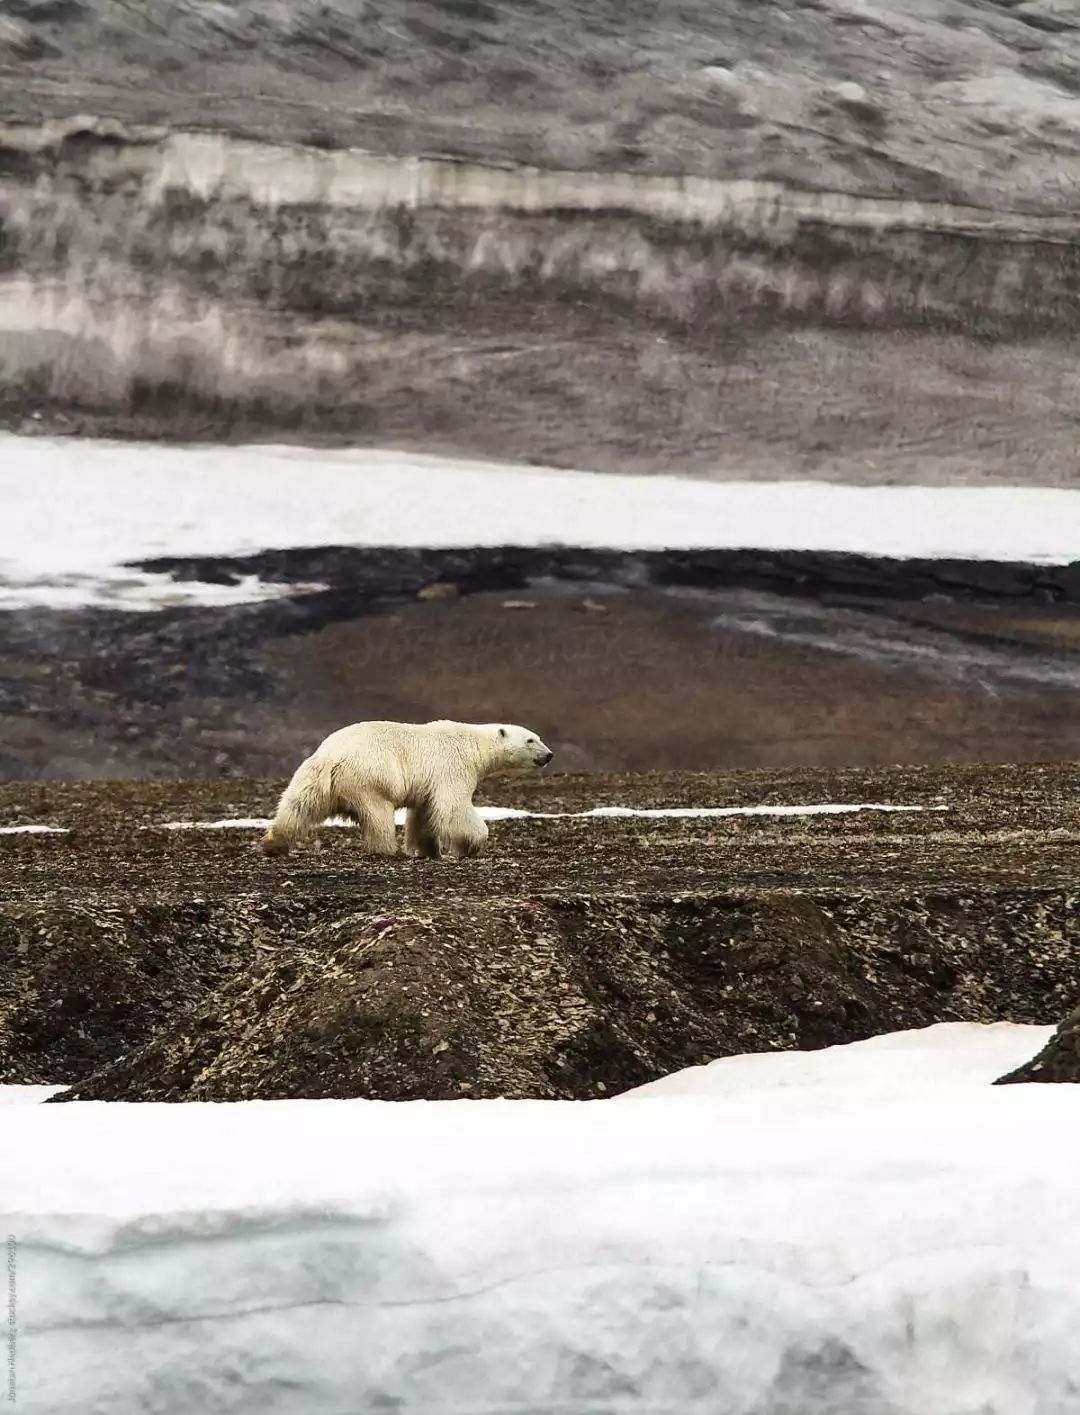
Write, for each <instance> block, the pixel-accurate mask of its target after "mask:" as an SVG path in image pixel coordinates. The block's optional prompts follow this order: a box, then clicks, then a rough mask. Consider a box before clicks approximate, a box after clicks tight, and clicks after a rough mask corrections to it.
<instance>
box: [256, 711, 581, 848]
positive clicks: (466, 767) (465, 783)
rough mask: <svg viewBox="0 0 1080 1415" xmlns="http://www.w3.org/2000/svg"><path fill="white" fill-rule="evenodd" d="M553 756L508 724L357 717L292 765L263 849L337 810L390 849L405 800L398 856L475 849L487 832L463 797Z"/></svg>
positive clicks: (297, 835) (370, 840)
mask: <svg viewBox="0 0 1080 1415" xmlns="http://www.w3.org/2000/svg"><path fill="white" fill-rule="evenodd" d="M554 755H555V754H554V752H552V751H550V750H549V748H548V747H546V746H545V745H544V743H543V742H542V741H541V740H540V738H539V737H538V736H537V735H536V733H535V732H530V731H529V729H528V728H527V727H517V726H515V725H513V724H512V723H508V722H502V723H500V722H485V723H470V722H424V723H412V722H357V723H354V724H353V725H352V726H351V727H342V728H341V729H340V730H339V731H337V732H331V734H330V736H329V737H327V738H326V740H325V741H324V742H322V743H320V745H319V746H318V747H317V748H316V749H315V751H314V752H313V753H312V754H311V756H310V757H308V758H307V760H306V761H303V762H301V763H300V765H299V766H298V767H297V769H296V771H295V773H294V775H293V778H292V780H291V781H290V782H289V784H288V786H287V787H286V788H285V790H284V792H283V793H282V797H281V800H280V802H279V804H278V808H277V814H276V815H275V817H274V820H273V822H272V823H271V826H270V829H269V830H268V831H267V832H266V834H265V835H264V836H263V839H262V848H263V850H264V852H265V853H266V854H267V855H284V854H286V853H287V852H288V849H289V846H290V845H291V844H292V842H293V841H294V840H299V839H301V838H303V837H304V836H305V835H309V834H310V833H311V832H312V831H313V830H315V829H316V828H317V827H318V826H319V825H321V824H322V822H323V821H324V820H326V818H327V817H328V816H346V817H347V818H348V819H350V820H353V821H355V822H356V824H357V825H358V826H359V827H360V829H361V831H362V833H363V836H362V838H363V844H364V847H365V848H366V849H367V850H368V851H369V852H371V853H372V854H375V855H394V854H396V853H397V835H396V832H395V830H394V810H395V808H396V807H398V806H404V807H405V850H406V853H407V854H409V855H415V856H420V857H426V858H429V859H435V858H437V857H438V856H440V855H450V856H451V857H453V858H454V859H458V860H460V859H462V858H463V857H465V856H467V855H478V854H479V853H480V851H481V850H483V848H484V845H485V843H486V842H487V836H488V829H487V826H486V825H485V824H484V822H483V820H481V818H480V816H479V815H478V813H477V811H476V808H475V807H474V806H473V803H472V798H473V793H474V792H475V790H476V788H477V786H478V785H479V784H480V782H481V781H483V780H484V778H485V777H488V776H492V775H494V774H495V773H496V772H504V771H525V770H528V769H530V768H532V767H545V766H547V764H548V763H549V762H550V761H551V759H552V757H553V756H554Z"/></svg>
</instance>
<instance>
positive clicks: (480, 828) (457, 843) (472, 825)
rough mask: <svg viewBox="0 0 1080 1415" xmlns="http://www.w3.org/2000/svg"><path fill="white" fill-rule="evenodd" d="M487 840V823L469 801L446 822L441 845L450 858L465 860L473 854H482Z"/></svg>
mask: <svg viewBox="0 0 1080 1415" xmlns="http://www.w3.org/2000/svg"><path fill="white" fill-rule="evenodd" d="M487 840H488V828H487V824H486V822H485V821H483V820H482V819H481V818H480V815H479V814H478V812H477V811H476V808H475V807H474V806H473V805H472V803H471V802H470V803H469V805H468V807H467V808H466V809H465V810H463V811H461V812H460V813H458V814H455V815H454V817H453V818H452V820H450V821H449V822H448V823H447V830H446V835H445V837H444V839H443V841H442V847H443V851H444V853H445V854H447V855H449V856H450V858H451V859H452V860H465V859H468V858H470V857H472V856H474V855H482V854H483V852H484V847H485V846H486V845H487Z"/></svg>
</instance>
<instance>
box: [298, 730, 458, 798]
mask: <svg viewBox="0 0 1080 1415" xmlns="http://www.w3.org/2000/svg"><path fill="white" fill-rule="evenodd" d="M482 732H483V729H481V728H477V727H475V726H474V725H472V724H469V723H463V722H449V721H439V722H423V723H419V722H354V723H352V724H351V725H350V726H349V727H341V728H339V729H338V730H337V731H336V732H331V734H330V735H329V737H327V738H326V739H325V740H324V741H323V742H321V743H320V745H319V747H318V748H317V749H316V751H315V754H314V756H315V760H317V761H323V762H329V763H330V765H331V766H332V767H333V769H334V773H335V776H337V777H339V779H340V776H341V775H342V774H344V775H345V776H347V777H350V778H352V779H353V781H354V782H356V784H358V785H359V784H361V783H362V784H363V785H364V786H365V787H369V788H374V789H375V790H376V791H377V792H378V793H379V794H380V795H381V796H384V797H386V798H387V799H389V800H392V801H394V802H395V803H396V804H399V805H407V804H411V802H412V800H413V799H414V798H415V797H417V796H419V795H424V794H426V793H427V791H428V790H430V788H431V787H433V786H434V785H435V784H436V783H438V782H440V781H442V780H444V779H446V778H447V777H448V776H449V777H456V776H458V775H462V776H463V777H473V782H472V784H475V776H474V770H475V760H474V759H475V758H476V753H477V746H478V738H479V736H480V734H481V733H482Z"/></svg>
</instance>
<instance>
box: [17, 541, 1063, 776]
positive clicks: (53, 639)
mask: <svg viewBox="0 0 1080 1415" xmlns="http://www.w3.org/2000/svg"><path fill="white" fill-rule="evenodd" d="M150 568H153V569H157V570H168V571H170V572H172V573H174V574H175V575H177V576H179V577H195V578H198V579H201V580H203V581H211V582H221V583H231V582H234V581H235V580H236V579H237V577H239V576H242V575H246V574H258V575H259V576H260V577H261V578H262V579H263V580H265V581H268V582H271V583H277V584H281V585H283V586H286V587H293V588H294V587H296V586H299V585H302V584H310V583H313V582H314V583H318V584H321V585H323V586H325V588H324V589H323V590H322V591H321V592H319V593H316V594H299V593H294V594H290V595H289V596H287V597H286V598H283V599H281V600H275V601H273V602H270V603H264V604H251V605H243V606H239V607H233V608H202V609H196V608H176V609H168V610H162V611H158V612H154V613H149V614H140V613H130V612H120V611H110V610H104V609H90V610H78V611H58V610H50V609H34V610H29V609H28V610H19V611H12V612H9V613H5V614H0V778H3V777H6V778H8V779H16V780H35V779H38V778H51V779H61V780H63V779H91V778H95V777H114V778H115V777H119V778H139V777H166V776H167V777H188V776H203V777H206V776H217V775H227V776H258V775H276V774H278V773H281V772H284V771H288V770H291V768H292V767H293V766H294V765H295V764H296V762H298V761H299V760H300V758H301V757H303V756H305V755H306V754H307V753H308V752H309V751H311V750H312V748H313V747H314V746H315V745H316V743H318V742H319V741H320V740H321V739H322V737H324V736H325V735H326V734H327V733H328V732H330V731H332V730H333V729H334V728H337V727H340V726H342V725H343V724H344V723H347V722H355V721H357V720H361V719H364V718H389V719H391V720H404V721H415V720H420V721H426V720H428V719H430V718H433V717H453V718H458V719H461V720H464V721H482V722H486V721H491V720H492V719H508V720H510V721H520V720H521V719H523V718H525V719H527V720H528V723H529V725H530V726H532V727H533V728H535V730H537V731H538V732H540V733H541V734H542V736H543V737H544V739H545V740H546V741H549V742H550V743H551V744H552V746H553V747H554V749H555V750H556V752H557V754H558V758H557V763H556V766H557V768H558V769H559V770H560V771H563V770H569V771H597V772H607V771H627V770H633V771H650V770H652V771H685V770H692V769H697V768H713V769H716V768H732V767H748V766H749V767H800V766H806V767H821V766H829V767H838V766H842V765H875V766H883V765H887V764H889V763H893V762H905V763H912V764H916V763H924V764H933V763H939V764H940V763H947V762H955V761H987V762H994V761H998V762H1010V761H1012V762H1015V761H1052V760H1073V759H1076V758H1080V604H1078V602H1077V601H1078V599H1080V582H1078V580H1077V575H1076V572H1075V570H1074V569H1072V568H1070V567H1066V566H1023V565H1011V566H1010V565H993V564H987V563H978V562H945V561H938V562H915V561H904V562H901V561H883V560H873V559H869V558H862V557H857V556H823V555H817V556H814V555H799V554H779V553H773V554H767V553H761V552H758V553H755V552H707V551H703V552H686V553H675V552H672V553H657V554H653V555H647V554H636V553H620V552H614V551H613V552H587V551H565V550H564V551H560V550H539V551H531V550H521V549H513V548H510V549H505V550H490V551H482V550H461V551H440V552H433V551H405V550H389V551H378V550H350V549H348V548H343V547H328V548H323V549H314V550H294V551H278V552H268V553H266V554H263V555H257V556H251V557H246V558H241V559H232V560H230V559H225V558H220V557H218V558H214V557H205V558H201V559H196V560H188V561H159V562H154V563H153V564H152V565H151V566H150Z"/></svg>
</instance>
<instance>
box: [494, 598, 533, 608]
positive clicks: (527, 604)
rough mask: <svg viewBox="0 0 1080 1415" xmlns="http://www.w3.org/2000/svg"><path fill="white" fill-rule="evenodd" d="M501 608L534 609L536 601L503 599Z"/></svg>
mask: <svg viewBox="0 0 1080 1415" xmlns="http://www.w3.org/2000/svg"><path fill="white" fill-rule="evenodd" d="M502 608H503V609H535V608H536V600H534V599H504V600H503V602H502Z"/></svg>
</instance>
